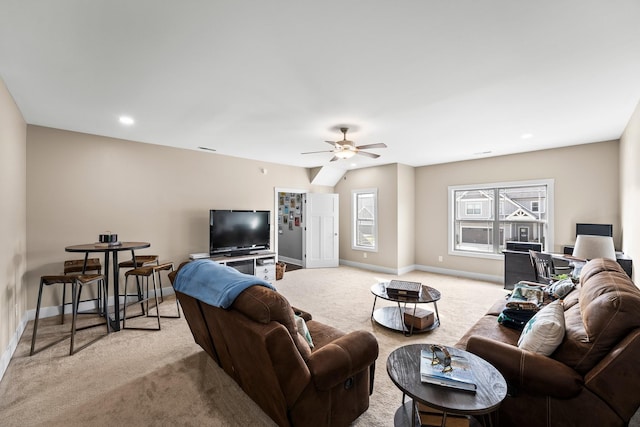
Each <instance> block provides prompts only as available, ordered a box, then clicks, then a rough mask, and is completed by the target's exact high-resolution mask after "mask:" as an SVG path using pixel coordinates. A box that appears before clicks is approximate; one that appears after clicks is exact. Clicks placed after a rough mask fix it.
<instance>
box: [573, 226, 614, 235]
mask: <svg viewBox="0 0 640 427" xmlns="http://www.w3.org/2000/svg"><path fill="white" fill-rule="evenodd" d="M580 234H588V235H590V236H609V237H613V224H586V223H577V224H576V236H578V235H580Z"/></svg>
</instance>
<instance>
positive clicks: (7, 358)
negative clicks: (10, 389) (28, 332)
mask: <svg viewBox="0 0 640 427" xmlns="http://www.w3.org/2000/svg"><path fill="white" fill-rule="evenodd" d="M28 322H29V320H28V316H27V313H25V314H23V315H22V319H20V322H19V323H18V328H17V329H16V330H15V331H14V333H13V336H12V337H11V340H10V341H9V345H8V346H7V348H6V349H5V350H4V351H3V352H2V356H0V380H2V377H4V373H5V372H6V370H7V368H8V367H9V362H11V358H12V357H13V353H15V352H16V348H18V342H19V341H20V338H21V337H22V333H23V332H24V330H25V329H26V327H27V323H28Z"/></svg>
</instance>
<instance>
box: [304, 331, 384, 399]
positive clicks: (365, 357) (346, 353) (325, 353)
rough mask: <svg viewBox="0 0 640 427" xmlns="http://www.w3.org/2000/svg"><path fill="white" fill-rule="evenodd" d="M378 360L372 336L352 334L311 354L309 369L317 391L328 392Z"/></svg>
mask: <svg viewBox="0 0 640 427" xmlns="http://www.w3.org/2000/svg"><path fill="white" fill-rule="evenodd" d="M377 358H378V341H377V340H376V338H375V336H373V334H372V333H370V332H367V331H355V332H351V333H349V334H346V335H343V336H342V337H340V338H338V339H336V340H335V341H333V342H331V343H329V344H327V345H325V346H323V347H322V348H320V349H318V350H316V351H314V352H313V353H311V356H310V357H309V360H308V366H309V370H310V371H311V377H312V378H313V382H314V383H315V385H316V387H317V388H318V389H319V390H329V389H331V388H333V387H335V386H336V385H338V384H340V383H342V382H344V381H345V380H347V379H348V378H350V377H352V376H354V375H355V374H357V373H358V372H360V371H363V370H364V369H368V368H369V366H371V365H372V364H373V363H375V361H376V359H377Z"/></svg>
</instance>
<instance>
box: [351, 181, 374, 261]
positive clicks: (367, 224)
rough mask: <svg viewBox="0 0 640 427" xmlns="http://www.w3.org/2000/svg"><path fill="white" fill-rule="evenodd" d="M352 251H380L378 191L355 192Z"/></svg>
mask: <svg viewBox="0 0 640 427" xmlns="http://www.w3.org/2000/svg"><path fill="white" fill-rule="evenodd" d="M351 198H352V200H353V206H352V211H351V212H352V217H353V226H352V230H353V235H352V240H351V247H352V249H359V250H365V251H377V250H378V190H377V189H368V190H353V191H352V192H351Z"/></svg>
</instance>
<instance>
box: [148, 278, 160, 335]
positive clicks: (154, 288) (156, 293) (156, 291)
mask: <svg viewBox="0 0 640 427" xmlns="http://www.w3.org/2000/svg"><path fill="white" fill-rule="evenodd" d="M156 274H157V272H156V271H155V270H154V271H153V273H152V276H153V297H154V298H155V300H156V315H157V316H158V330H160V304H159V303H158V289H157V287H156ZM148 287H149V279H148V278H147V298H149V289H148ZM161 292H162V291H161ZM147 301H149V300H147ZM147 304H148V303H147ZM147 313H149V305H147Z"/></svg>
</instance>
